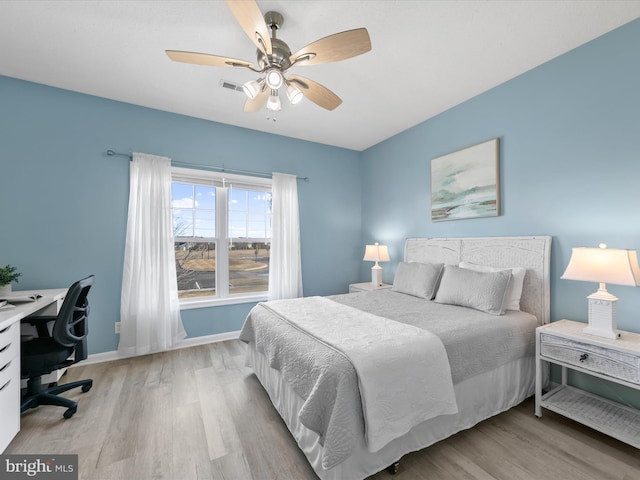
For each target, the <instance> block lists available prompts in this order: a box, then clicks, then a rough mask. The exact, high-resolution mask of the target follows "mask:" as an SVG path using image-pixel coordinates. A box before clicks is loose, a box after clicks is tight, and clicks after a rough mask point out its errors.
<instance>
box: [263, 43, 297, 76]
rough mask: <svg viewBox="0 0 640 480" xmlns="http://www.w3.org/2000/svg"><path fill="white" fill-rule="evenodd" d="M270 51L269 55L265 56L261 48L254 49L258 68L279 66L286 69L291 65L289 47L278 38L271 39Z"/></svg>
mask: <svg viewBox="0 0 640 480" xmlns="http://www.w3.org/2000/svg"><path fill="white" fill-rule="evenodd" d="M271 52H272V53H271V55H269V56H267V55H265V54H264V53H263V52H262V51H261V50H256V55H257V57H258V65H260V68H266V67H268V66H280V68H282V70H286V69H287V68H289V67H290V66H291V60H290V59H289V57H291V49H290V48H289V45H287V44H286V43H284V42H283V41H282V40H280V39H279V38H272V39H271Z"/></svg>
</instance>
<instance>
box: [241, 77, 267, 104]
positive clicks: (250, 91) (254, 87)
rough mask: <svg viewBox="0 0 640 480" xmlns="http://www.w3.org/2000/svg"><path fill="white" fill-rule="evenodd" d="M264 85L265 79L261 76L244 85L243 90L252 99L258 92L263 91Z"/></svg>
mask: <svg viewBox="0 0 640 480" xmlns="http://www.w3.org/2000/svg"><path fill="white" fill-rule="evenodd" d="M263 85H264V79H263V78H260V79H258V80H250V81H248V82H247V83H245V84H244V85H242V90H243V91H244V93H245V95H246V96H247V97H249V98H250V99H251V100H253V99H254V98H256V97H257V96H258V94H259V93H260V92H261V91H262V86H263Z"/></svg>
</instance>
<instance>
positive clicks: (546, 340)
mask: <svg viewBox="0 0 640 480" xmlns="http://www.w3.org/2000/svg"><path fill="white" fill-rule="evenodd" d="M540 353H541V354H542V355H543V356H545V357H547V358H550V359H555V360H559V361H561V362H564V363H568V364H570V365H576V366H578V367H582V368H585V369H587V370H591V371H592V372H598V373H602V374H605V375H609V376H611V377H614V378H619V379H621V380H626V381H628V382H632V383H637V384H640V355H634V354H631V353H625V352H619V351H617V350H612V349H609V348H606V347H602V346H599V345H591V344H585V343H581V342H577V341H574V340H569V339H566V338H562V337H558V336H555V335H548V334H545V333H541V334H540Z"/></svg>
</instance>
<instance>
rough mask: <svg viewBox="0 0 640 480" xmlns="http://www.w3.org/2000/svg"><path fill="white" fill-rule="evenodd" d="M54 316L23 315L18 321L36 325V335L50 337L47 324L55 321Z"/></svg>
mask: <svg viewBox="0 0 640 480" xmlns="http://www.w3.org/2000/svg"><path fill="white" fill-rule="evenodd" d="M56 318H58V317H54V316H45V317H25V318H23V319H22V320H21V321H20V323H28V324H29V325H33V326H35V327H36V331H37V332H38V337H50V336H51V334H50V333H49V329H48V328H47V325H48V324H49V323H50V322H55V321H56Z"/></svg>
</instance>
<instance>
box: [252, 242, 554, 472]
mask: <svg viewBox="0 0 640 480" xmlns="http://www.w3.org/2000/svg"><path fill="white" fill-rule="evenodd" d="M550 248H551V238H550V237H547V236H537V237H485V238H411V239H407V240H406V242H405V249H404V261H403V262H400V263H399V265H398V268H397V271H396V276H395V279H394V286H393V288H392V289H384V290H382V289H381V290H374V291H370V292H359V293H352V294H345V295H335V296H331V297H306V298H302V299H292V300H279V301H275V302H266V303H263V304H258V305H256V307H254V308H253V309H252V310H251V312H250V313H249V315H248V317H247V320H246V321H245V324H244V326H243V329H242V331H241V334H240V339H241V340H242V341H244V342H246V343H247V344H248V346H247V358H246V362H247V365H248V366H250V367H251V368H252V369H253V371H254V372H255V374H256V376H257V378H258V379H259V381H260V383H261V384H262V385H263V387H264V388H265V390H266V391H267V393H268V395H269V397H270V399H271V401H272V403H273V405H274V406H275V408H276V409H277V410H278V412H279V414H280V415H281V417H282V418H283V420H284V422H285V423H286V425H287V427H288V428H289V430H290V432H291V434H292V435H293V437H294V438H295V439H296V442H297V443H298V445H299V447H300V449H301V450H302V451H303V452H304V454H305V456H306V457H307V459H308V461H309V463H310V464H311V466H312V468H313V469H314V471H315V472H316V474H317V475H318V477H319V478H321V479H323V480H338V479H347V478H348V479H362V478H366V477H367V476H369V475H372V474H374V473H376V472H378V471H380V470H383V469H385V468H387V467H389V466H390V465H393V464H395V463H396V462H398V461H399V459H400V458H401V457H402V456H403V455H405V454H407V453H409V452H412V451H416V450H420V449H423V448H425V447H428V446H429V445H432V444H433V443H435V442H438V441H440V440H442V439H444V438H447V437H449V436H451V435H453V434H454V433H456V432H458V431H461V430H464V429H467V428H470V427H472V426H474V425H475V424H477V423H479V422H480V421H482V420H484V419H486V418H489V417H491V416H493V415H496V414H498V413H500V412H503V411H505V410H508V409H509V408H511V407H513V406H515V405H517V404H519V403H520V402H522V401H523V400H524V399H526V398H527V397H529V396H531V395H532V394H533V392H534V384H535V328H536V327H537V326H539V325H543V324H545V323H548V322H549V259H550ZM514 289H515V290H514ZM519 289H521V292H520V290H519Z"/></svg>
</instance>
